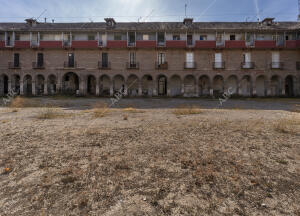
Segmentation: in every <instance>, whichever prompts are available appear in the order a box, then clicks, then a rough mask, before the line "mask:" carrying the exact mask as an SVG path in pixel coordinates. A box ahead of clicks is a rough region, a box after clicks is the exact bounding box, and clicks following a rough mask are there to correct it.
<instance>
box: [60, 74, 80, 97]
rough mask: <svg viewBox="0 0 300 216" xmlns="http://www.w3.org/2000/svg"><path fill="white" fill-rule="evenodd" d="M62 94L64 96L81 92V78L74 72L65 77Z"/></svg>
mask: <svg viewBox="0 0 300 216" xmlns="http://www.w3.org/2000/svg"><path fill="white" fill-rule="evenodd" d="M62 84H63V85H62V92H63V93H64V94H71V95H74V94H77V93H78V92H79V77H78V75H77V74H76V73H74V72H68V73H66V74H65V75H64V76H63V83H62Z"/></svg>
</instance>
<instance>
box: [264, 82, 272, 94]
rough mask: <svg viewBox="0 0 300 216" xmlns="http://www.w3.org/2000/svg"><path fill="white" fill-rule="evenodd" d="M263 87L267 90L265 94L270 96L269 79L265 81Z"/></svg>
mask: <svg viewBox="0 0 300 216" xmlns="http://www.w3.org/2000/svg"><path fill="white" fill-rule="evenodd" d="M265 89H266V90H267V91H266V92H267V96H271V88H270V81H269V80H267V81H265Z"/></svg>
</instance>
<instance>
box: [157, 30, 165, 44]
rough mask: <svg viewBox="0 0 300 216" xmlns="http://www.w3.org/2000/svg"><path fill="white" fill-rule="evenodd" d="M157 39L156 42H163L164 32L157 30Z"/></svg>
mask: <svg viewBox="0 0 300 216" xmlns="http://www.w3.org/2000/svg"><path fill="white" fill-rule="evenodd" d="M157 40H158V43H164V42H165V33H163V32H159V33H158V34H157Z"/></svg>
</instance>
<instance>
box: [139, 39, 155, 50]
mask: <svg viewBox="0 0 300 216" xmlns="http://www.w3.org/2000/svg"><path fill="white" fill-rule="evenodd" d="M136 47H137V48H155V47H156V41H154V40H144V41H143V40H139V41H136Z"/></svg>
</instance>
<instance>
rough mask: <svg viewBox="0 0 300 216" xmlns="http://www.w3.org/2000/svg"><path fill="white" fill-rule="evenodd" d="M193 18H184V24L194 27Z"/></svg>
mask: <svg viewBox="0 0 300 216" xmlns="http://www.w3.org/2000/svg"><path fill="white" fill-rule="evenodd" d="M193 20H194V19H193V18H184V20H183V24H184V25H187V26H188V25H192V24H193Z"/></svg>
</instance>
